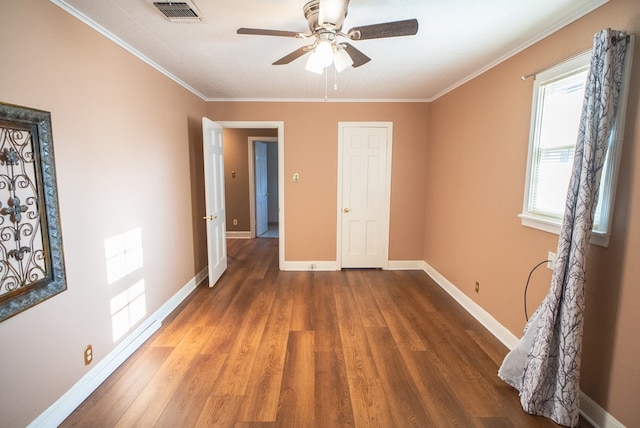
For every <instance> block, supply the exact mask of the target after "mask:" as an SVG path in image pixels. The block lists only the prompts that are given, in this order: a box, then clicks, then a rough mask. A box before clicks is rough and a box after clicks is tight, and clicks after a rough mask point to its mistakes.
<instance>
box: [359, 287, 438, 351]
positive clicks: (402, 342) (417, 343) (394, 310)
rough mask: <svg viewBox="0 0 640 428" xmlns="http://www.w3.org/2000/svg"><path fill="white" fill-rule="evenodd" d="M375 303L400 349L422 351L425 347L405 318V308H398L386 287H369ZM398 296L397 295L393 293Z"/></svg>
mask: <svg viewBox="0 0 640 428" xmlns="http://www.w3.org/2000/svg"><path fill="white" fill-rule="evenodd" d="M369 289H370V290H371V292H372V294H373V296H374V298H375V301H376V302H377V304H378V307H379V308H380V312H382V316H383V317H384V319H385V322H386V326H387V327H388V328H389V330H390V331H391V335H392V337H393V340H395V342H396V344H397V345H398V346H400V347H405V348H407V349H409V350H411V351H424V350H426V349H427V348H426V346H425V344H424V343H423V341H422V338H421V337H420V335H419V334H418V333H417V332H416V330H415V328H414V326H413V324H412V323H411V321H410V320H408V319H407V318H406V314H405V311H406V308H404V307H400V306H399V305H398V304H397V303H396V301H395V300H398V299H397V298H394V296H393V294H394V293H392V292H389V288H388V287H384V286H370V287H369ZM395 294H398V293H395Z"/></svg>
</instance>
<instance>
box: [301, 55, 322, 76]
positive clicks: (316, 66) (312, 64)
mask: <svg viewBox="0 0 640 428" xmlns="http://www.w3.org/2000/svg"><path fill="white" fill-rule="evenodd" d="M324 67H325V66H324V65H322V64H321V63H320V61H319V57H318V54H317V53H316V51H313V52H311V55H309V59H308V60H307V65H305V67H304V68H305V69H306V70H307V71H310V72H312V73H316V74H322V73H323V72H324Z"/></svg>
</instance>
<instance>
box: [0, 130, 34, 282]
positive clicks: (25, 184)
mask: <svg viewBox="0 0 640 428" xmlns="http://www.w3.org/2000/svg"><path fill="white" fill-rule="evenodd" d="M34 164H35V163H34V156H33V143H32V141H31V134H30V133H29V132H26V131H24V130H20V129H9V128H0V197H3V199H5V200H6V201H7V202H6V205H4V206H3V200H0V215H1V216H2V217H0V254H2V255H3V256H4V257H2V259H1V260H0V294H5V293H8V292H11V291H14V290H16V289H17V288H19V287H25V286H28V285H29V284H30V283H32V282H34V281H37V280H39V279H42V278H44V272H45V266H44V257H43V242H42V235H41V234H40V215H39V208H38V197H37V196H38V195H37V192H38V190H37V187H36V184H35V183H34V179H35V167H34ZM22 200H24V201H25V203H24V204H23V202H22ZM23 214H25V215H23Z"/></svg>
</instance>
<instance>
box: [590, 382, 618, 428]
mask: <svg viewBox="0 0 640 428" xmlns="http://www.w3.org/2000/svg"><path fill="white" fill-rule="evenodd" d="M580 414H581V415H582V417H583V418H585V419H586V420H587V421H588V422H589V423H590V424H591V425H593V426H594V427H596V428H625V426H624V424H623V423H622V422H620V421H619V420H617V419H616V418H614V417H613V415H612V414H611V413H609V412H607V411H606V410H604V409H603V408H602V407H600V405H599V404H598V403H596V402H595V401H593V400H592V399H591V398H589V396H588V395H586V394H585V393H584V392H582V391H580Z"/></svg>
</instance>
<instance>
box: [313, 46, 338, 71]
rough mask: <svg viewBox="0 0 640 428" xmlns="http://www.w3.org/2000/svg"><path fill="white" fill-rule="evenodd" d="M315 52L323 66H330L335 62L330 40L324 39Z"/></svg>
mask: <svg viewBox="0 0 640 428" xmlns="http://www.w3.org/2000/svg"><path fill="white" fill-rule="evenodd" d="M313 52H314V53H315V54H316V57H317V61H318V63H320V64H322V66H323V67H329V66H330V65H331V63H332V62H333V47H332V46H331V43H330V42H328V41H326V40H322V41H321V42H320V43H318V46H316V48H315V49H314V51H313Z"/></svg>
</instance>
